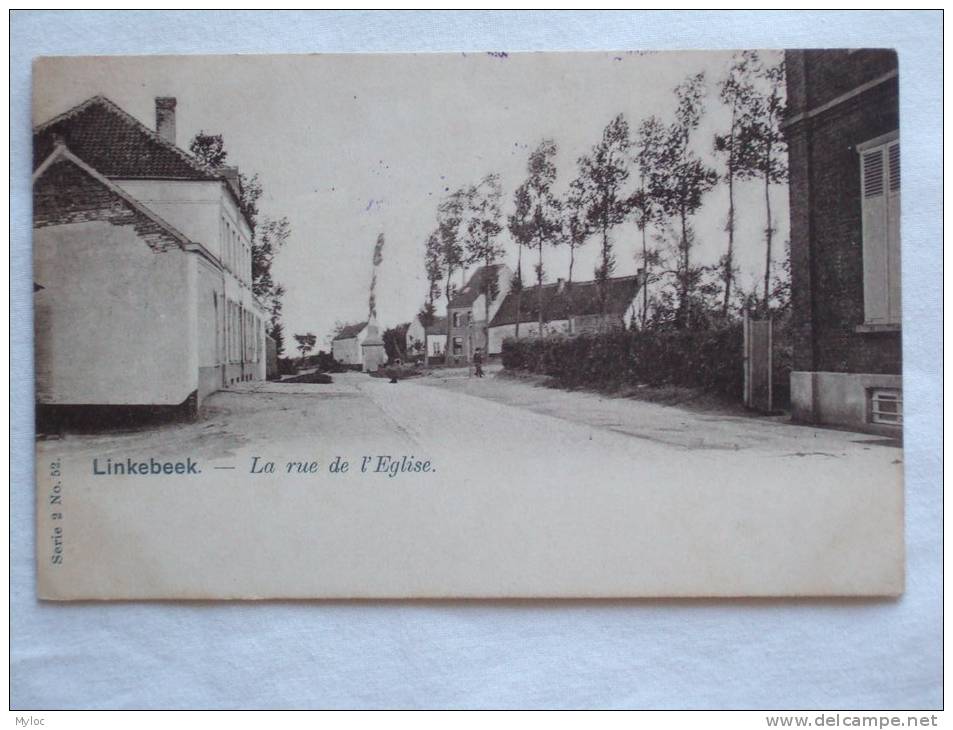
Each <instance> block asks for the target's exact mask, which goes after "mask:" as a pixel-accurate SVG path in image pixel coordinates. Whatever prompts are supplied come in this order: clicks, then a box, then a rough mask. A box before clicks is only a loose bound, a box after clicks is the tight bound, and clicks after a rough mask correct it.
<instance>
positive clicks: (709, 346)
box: [502, 323, 744, 398]
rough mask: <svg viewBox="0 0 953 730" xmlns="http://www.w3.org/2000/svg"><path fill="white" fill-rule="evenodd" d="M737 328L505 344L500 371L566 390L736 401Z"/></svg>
mask: <svg viewBox="0 0 953 730" xmlns="http://www.w3.org/2000/svg"><path fill="white" fill-rule="evenodd" d="M742 340H743V335H742V330H741V324H740V323H731V324H727V325H724V326H721V327H718V328H714V329H706V330H691V329H682V330H677V329H671V330H658V331H637V330H633V331H613V332H606V333H602V334H592V335H577V336H574V337H545V338H531V339H525V340H523V339H521V340H518V341H517V340H512V339H508V340H506V341H504V343H503V354H502V360H503V367H505V368H506V369H508V370H524V371H528V372H532V373H539V374H542V375H548V376H550V377H552V378H554V379H555V380H556V381H557V383H559V384H560V385H562V386H565V387H569V388H578V387H585V388H596V389H599V390H612V389H616V388H619V387H622V386H625V385H653V386H661V385H678V386H685V387H691V388H701V389H703V390H705V391H708V392H712V393H719V394H722V395H726V396H729V397H732V398H740V397H741V396H742V388H743V383H742V379H743V374H744V369H743V362H742Z"/></svg>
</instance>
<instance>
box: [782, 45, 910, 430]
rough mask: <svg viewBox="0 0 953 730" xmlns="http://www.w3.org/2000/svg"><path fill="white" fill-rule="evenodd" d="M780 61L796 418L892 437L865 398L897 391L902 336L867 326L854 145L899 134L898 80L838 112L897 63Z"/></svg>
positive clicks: (859, 58) (851, 58) (815, 57)
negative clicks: (877, 390) (879, 390)
mask: <svg viewBox="0 0 953 730" xmlns="http://www.w3.org/2000/svg"><path fill="white" fill-rule="evenodd" d="M786 60H787V64H786V67H787V84H788V101H789V109H788V120H789V121H788V126H787V128H786V133H787V137H788V148H789V169H790V183H789V195H790V201H791V202H790V209H791V289H792V294H791V301H792V327H793V332H794V362H793V372H792V375H791V408H792V417H793V418H794V419H795V420H798V421H805V422H814V423H827V424H832V425H840V426H848V427H851V428H857V429H860V430H865V431H873V432H878V433H880V432H889V431H890V430H891V429H892V430H894V431H896V427H887V428H884V427H882V426H876V425H874V424H872V423H871V422H870V419H871V416H870V413H869V393H870V389H871V388H874V387H891V388H900V372H901V333H900V328H899V327H893V328H890V327H886V328H884V327H880V328H877V330H878V331H869V330H870V329H872V328H868V327H865V321H864V320H865V317H864V274H863V227H862V218H861V215H862V209H861V170H860V159H859V153H858V151H857V145H858V144H860V143H863V142H866V141H868V140H871V139H874V138H877V137H880V136H881V135H884V134H887V133H889V132H892V131H894V130H896V129H898V127H899V104H898V85H897V79H896V77H894V78H891V79H887V80H885V81H881V82H880V83H877V84H875V85H872V86H870V87H869V88H867V89H866V90H863V91H861V92H860V93H858V94H856V95H854V96H852V97H851V98H849V99H847V100H845V101H843V102H842V103H835V102H837V100H838V98H839V97H842V96H843V95H845V94H850V93H851V92H852V90H855V89H857V88H858V87H859V86H862V85H864V84H867V83H869V82H872V81H875V80H877V79H882V78H883V77H884V75H885V74H889V73H890V72H891V71H895V70H896V68H897V60H896V54H895V53H894V52H892V51H877V50H865V51H856V52H849V51H843V50H840V51H838V50H829V51H793V52H788V54H787V56H786Z"/></svg>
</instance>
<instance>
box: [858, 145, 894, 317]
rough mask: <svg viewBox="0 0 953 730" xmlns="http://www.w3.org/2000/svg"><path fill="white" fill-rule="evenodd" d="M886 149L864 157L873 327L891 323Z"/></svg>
mask: <svg viewBox="0 0 953 730" xmlns="http://www.w3.org/2000/svg"><path fill="white" fill-rule="evenodd" d="M884 151H885V150H884V148H883V147H875V148H873V149H871V150H867V151H865V152H863V153H862V154H861V156H860V168H861V169H860V172H861V187H862V197H861V208H862V225H863V261H864V318H865V320H866V321H867V322H868V323H870V324H884V323H886V322H887V321H888V318H889V312H888V305H887V292H888V289H889V286H888V278H887V269H888V263H887V236H888V234H887V196H886V194H885V193H886V188H887V169H886V168H887V165H886V164H885V163H886V160H885V159H884Z"/></svg>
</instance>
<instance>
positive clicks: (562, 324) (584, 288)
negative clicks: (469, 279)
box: [489, 276, 640, 355]
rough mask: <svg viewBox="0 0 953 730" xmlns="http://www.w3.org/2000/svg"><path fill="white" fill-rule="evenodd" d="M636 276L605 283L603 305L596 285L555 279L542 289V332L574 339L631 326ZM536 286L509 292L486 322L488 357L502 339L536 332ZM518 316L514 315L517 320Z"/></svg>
mask: <svg viewBox="0 0 953 730" xmlns="http://www.w3.org/2000/svg"><path fill="white" fill-rule="evenodd" d="M639 280H640V277H639V276H623V277H617V278H613V279H608V280H607V281H606V282H605V285H604V286H605V288H606V291H605V302H604V303H603V297H602V296H601V292H600V289H599V283H598V282H596V281H574V282H572V283H569V282H567V281H565V280H564V279H559V280H557V281H556V282H555V283H553V284H543V285H542V305H543V334H544V336H550V335H565V336H572V335H579V334H591V333H596V332H605V331H607V330H613V329H622V328H625V327H629V326H630V325H631V324H632V318H633V316H634V315H635V311H636V308H637V302H636V298H637V296H638V292H639ZM539 302H540V287H538V286H533V287H527V288H524V289H523V291H522V294H519V295H518V294H517V292H513V291H511V292H510V293H509V294H507V296H506V297H505V299H504V300H503V302H502V303H501V305H500V307H499V309H498V310H497V312H496V315H495V316H494V317H493V319H492V320H491V321H490V347H489V354H491V355H497V354H499V353H500V352H502V350H503V341H504V340H506V339H515V338H516V322H517V319H518V320H519V323H520V324H519V338H520V339H524V338H527V337H537V336H538V334H539ZM517 312H519V315H518V317H517Z"/></svg>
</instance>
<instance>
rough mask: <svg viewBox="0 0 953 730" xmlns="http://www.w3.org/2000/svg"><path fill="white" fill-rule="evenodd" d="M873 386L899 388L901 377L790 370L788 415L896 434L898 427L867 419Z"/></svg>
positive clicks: (832, 424)
mask: <svg viewBox="0 0 953 730" xmlns="http://www.w3.org/2000/svg"><path fill="white" fill-rule="evenodd" d="M874 388H889V389H893V390H901V389H902V385H901V378H900V376H899V375H875V374H871V373H825V372H793V373H791V418H792V419H793V420H794V421H798V422H802V423H823V424H827V425H831V426H844V427H846V428H852V429H857V430H859V431H867V432H870V433H878V434H884V435H889V436H896V435H897V433H898V432H899V431H900V427H899V426H894V425H882V424H875V423H872V422H871V416H870V393H871V390H872V389H874Z"/></svg>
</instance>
